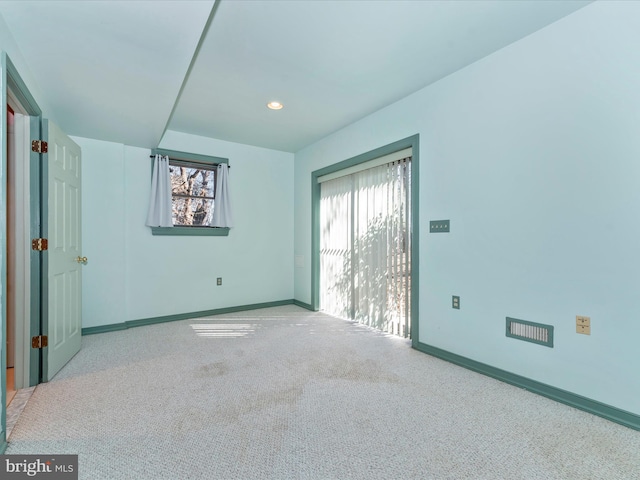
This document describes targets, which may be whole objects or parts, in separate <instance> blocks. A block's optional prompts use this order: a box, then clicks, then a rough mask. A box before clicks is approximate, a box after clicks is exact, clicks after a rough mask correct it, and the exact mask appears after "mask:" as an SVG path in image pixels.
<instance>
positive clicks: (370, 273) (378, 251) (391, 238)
mask: <svg viewBox="0 0 640 480" xmlns="http://www.w3.org/2000/svg"><path fill="white" fill-rule="evenodd" d="M400 153H401V154H402V156H401V157H400V158H397V159H393V160H392V161H388V162H386V161H385V163H382V164H380V161H379V160H373V161H371V162H369V163H367V164H363V165H361V166H359V167H358V168H357V169H356V170H357V171H353V170H351V169H350V170H349V171H345V172H343V174H341V173H340V172H337V174H333V175H331V176H327V178H320V179H319V181H320V182H321V184H320V308H321V309H322V310H324V311H325V312H326V313H329V314H332V315H335V316H338V317H342V318H348V319H352V320H356V321H358V322H360V323H363V324H365V325H369V326H371V327H375V328H378V329H380V330H383V331H385V332H389V333H393V334H396V335H401V336H404V337H409V336H410V334H411V325H410V318H411V312H410V305H411V298H410V292H411V288H410V287H411V269H410V266H411V262H410V259H411V231H410V229H411V191H410V189H411V156H410V153H409V155H408V156H406V155H407V152H406V151H403V152H400ZM396 156H397V155H396Z"/></svg>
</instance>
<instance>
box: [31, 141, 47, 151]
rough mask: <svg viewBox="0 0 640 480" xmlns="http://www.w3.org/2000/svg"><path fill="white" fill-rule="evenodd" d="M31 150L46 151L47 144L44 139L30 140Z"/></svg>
mask: <svg viewBox="0 0 640 480" xmlns="http://www.w3.org/2000/svg"><path fill="white" fill-rule="evenodd" d="M31 151H32V152H36V153H47V152H48V151H49V144H48V143H47V142H45V141H44V140H34V141H32V142H31Z"/></svg>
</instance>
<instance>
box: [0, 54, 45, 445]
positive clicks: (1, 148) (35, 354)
mask: <svg viewBox="0 0 640 480" xmlns="http://www.w3.org/2000/svg"><path fill="white" fill-rule="evenodd" d="M9 91H10V92H11V94H12V96H13V97H14V98H15V99H16V100H17V101H18V103H20V105H21V106H22V108H23V109H24V110H25V112H26V114H27V115H28V116H29V130H30V138H32V139H41V133H42V110H41V109H40V107H39V106H38V103H37V102H36V101H35V99H34V98H33V96H32V95H31V92H29V89H28V88H27V86H26V84H25V83H24V81H23V80H22V77H21V76H20V74H19V73H18V70H17V69H16V67H15V66H14V64H13V62H11V59H10V58H9V56H8V55H7V53H6V52H4V51H2V52H0V112H1V114H2V116H1V118H0V158H1V170H0V171H1V172H5V173H4V174H3V175H2V177H1V178H0V192H1V194H0V225H2V228H1V229H0V245H2V246H3V247H4V246H5V245H6V237H7V230H6V213H7V212H6V208H7V199H6V190H7V177H6V171H7V161H8V158H7V124H6V123H7V112H6V109H7V100H8V97H7V95H8V92H9ZM43 160H44V159H43V155H42V154H39V153H35V152H30V153H29V182H30V188H29V190H30V192H29V196H30V202H29V204H30V207H29V208H30V229H29V230H30V234H31V238H38V237H42V236H45V234H46V231H47V230H46V228H47V225H46V221H47V216H46V207H47V205H46V198H47V197H46V196H44V195H43V189H42V185H43V178H46V177H44V175H46V173H47V172H46V166H47V165H46V161H43ZM44 193H46V190H45V191H44ZM46 259H47V256H46V252H42V253H41V252H37V251H33V250H32V251H31V252H30V264H31V269H30V270H31V272H30V277H31V289H30V295H29V297H30V310H31V313H30V319H29V323H30V328H29V330H30V332H31V336H36V335H41V334H45V332H43V330H44V329H46V318H47V317H46V314H47V312H46V304H45V302H43V301H42V293H43V291H44V288H43V287H45V286H46V285H45V282H46V280H45V277H43V273H46V272H45V271H44V270H45V268H46ZM0 285H2V299H1V300H0V302H1V303H0V311H1V317H2V321H1V323H2V325H1V331H2V339H3V341H2V342H0V386H1V389H2V392H1V395H0V400H1V402H2V404H1V405H0V412H1V423H0V453H2V452H3V451H4V449H5V448H6V396H7V391H6V387H7V384H6V373H7V371H6V352H5V347H4V345H2V343H4V341H5V339H6V332H7V325H6V313H7V312H6V303H5V301H4V299H5V298H6V295H7V264H6V256H5V255H2V262H1V265H0ZM30 340H31V339H30V338H26V339H25V342H24V345H22V347H23V348H28V349H29V365H28V367H26V368H28V369H29V386H33V385H37V384H38V383H40V382H41V381H42V372H43V368H44V367H45V365H43V362H46V355H44V352H43V349H33V348H31V341H30ZM16 347H17V348H19V347H18V346H17V345H16Z"/></svg>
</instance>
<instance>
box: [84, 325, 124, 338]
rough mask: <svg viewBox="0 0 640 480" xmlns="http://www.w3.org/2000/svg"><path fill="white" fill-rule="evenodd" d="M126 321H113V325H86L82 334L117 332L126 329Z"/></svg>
mask: <svg viewBox="0 0 640 480" xmlns="http://www.w3.org/2000/svg"><path fill="white" fill-rule="evenodd" d="M126 329H127V325H126V323H112V324H111V325H99V326H97V327H84V328H83V329H82V335H83V336H84V335H93V334H95V333H106V332H117V331H119V330H126Z"/></svg>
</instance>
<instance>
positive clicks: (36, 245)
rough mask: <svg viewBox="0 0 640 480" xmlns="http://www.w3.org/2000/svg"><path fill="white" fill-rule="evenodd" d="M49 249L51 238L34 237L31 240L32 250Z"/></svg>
mask: <svg viewBox="0 0 640 480" xmlns="http://www.w3.org/2000/svg"><path fill="white" fill-rule="evenodd" d="M48 249H49V240H47V239H46V238H34V239H33V240H31V250H36V251H38V252H42V251H44V250H48Z"/></svg>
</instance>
